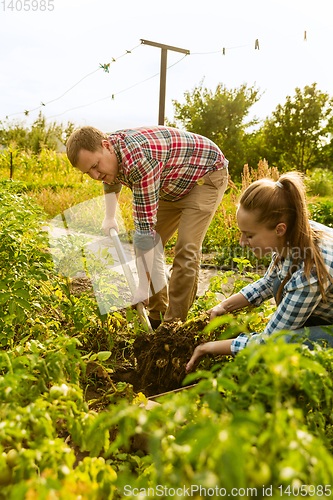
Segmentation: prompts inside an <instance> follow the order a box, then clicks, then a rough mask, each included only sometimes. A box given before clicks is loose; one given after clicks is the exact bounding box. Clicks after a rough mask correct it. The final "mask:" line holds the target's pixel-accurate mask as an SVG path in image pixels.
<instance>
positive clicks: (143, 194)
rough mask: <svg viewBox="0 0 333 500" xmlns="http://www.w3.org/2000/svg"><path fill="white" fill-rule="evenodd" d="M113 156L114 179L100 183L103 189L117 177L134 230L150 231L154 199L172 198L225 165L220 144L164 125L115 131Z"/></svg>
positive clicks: (153, 222)
mask: <svg viewBox="0 0 333 500" xmlns="http://www.w3.org/2000/svg"><path fill="white" fill-rule="evenodd" d="M109 141H110V143H111V144H112V146H113V148H114V150H115V153H116V155H117V159H118V164H119V172H118V176H117V180H118V182H115V184H114V185H113V186H112V185H110V184H105V183H104V191H105V192H106V193H109V192H114V191H115V188H116V186H117V185H119V182H120V183H121V184H124V185H126V186H128V187H129V188H130V189H131V190H132V192H133V216H134V224H135V230H136V232H137V233H139V234H152V232H153V229H154V227H155V224H156V214H157V208H158V200H159V199H161V200H167V201H176V200H179V199H180V198H182V197H183V196H185V195H186V194H187V193H188V192H189V191H190V190H191V189H192V188H193V187H194V185H195V184H196V182H197V181H198V179H200V178H201V177H202V176H204V175H205V174H206V173H207V172H209V171H211V170H218V169H223V168H227V166H228V160H226V159H225V157H224V156H223V154H222V152H221V151H220V149H219V148H218V147H217V146H216V144H214V143H213V142H212V141H211V140H209V139H207V138H205V137H202V136H201V135H197V134H192V133H190V132H184V131H182V130H178V129H176V128H170V127H142V128H137V129H133V130H131V129H128V130H119V131H117V132H115V133H114V134H111V135H110V136H109Z"/></svg>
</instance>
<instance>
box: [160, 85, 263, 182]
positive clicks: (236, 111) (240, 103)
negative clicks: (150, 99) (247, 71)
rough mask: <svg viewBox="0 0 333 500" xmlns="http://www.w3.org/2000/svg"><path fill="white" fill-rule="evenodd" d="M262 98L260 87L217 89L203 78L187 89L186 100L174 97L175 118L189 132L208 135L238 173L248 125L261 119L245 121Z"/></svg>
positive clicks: (232, 170)
mask: <svg viewBox="0 0 333 500" xmlns="http://www.w3.org/2000/svg"><path fill="white" fill-rule="evenodd" d="M259 99H260V95H259V89H257V88H255V87H254V86H253V87H248V86H247V85H246V84H244V85H242V86H241V87H239V88H235V89H231V90H230V89H227V88H226V87H225V86H224V85H222V84H219V85H218V86H217V87H216V90H215V92H212V91H211V90H208V89H207V88H204V87H203V81H201V82H200V84H199V85H198V86H197V87H195V88H194V90H193V91H192V92H189V91H187V92H185V103H180V102H178V101H176V100H173V106H174V118H175V122H174V123H170V122H168V124H169V125H171V126H176V127H177V126H181V127H183V128H185V129H186V130H188V131H189V132H195V133H197V134H200V135H203V136H205V137H208V138H209V139H211V140H212V141H214V142H215V144H217V145H218V146H219V147H220V148H221V150H222V151H223V154H224V155H225V156H226V158H227V159H228V160H229V167H230V172H231V173H232V175H233V176H237V175H239V174H240V172H241V171H242V168H243V165H244V163H246V158H247V153H246V150H245V144H246V141H244V137H245V135H246V129H247V128H248V127H250V126H253V125H255V124H257V123H258V120H257V119H256V118H254V119H253V120H251V121H249V122H247V123H244V120H245V117H246V116H247V115H248V113H249V110H250V108H251V106H252V105H253V104H254V103H256V102H257V101H258V100H259Z"/></svg>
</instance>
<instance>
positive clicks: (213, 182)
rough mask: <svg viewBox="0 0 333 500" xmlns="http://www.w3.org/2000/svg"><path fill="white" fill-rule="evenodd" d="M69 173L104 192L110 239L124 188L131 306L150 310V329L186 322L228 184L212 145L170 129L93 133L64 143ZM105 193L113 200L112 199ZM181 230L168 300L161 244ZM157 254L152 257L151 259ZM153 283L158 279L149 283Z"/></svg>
mask: <svg viewBox="0 0 333 500" xmlns="http://www.w3.org/2000/svg"><path fill="white" fill-rule="evenodd" d="M67 155H68V158H69V160H70V162H71V163H72V165H73V166H74V167H76V168H78V169H79V170H80V171H81V172H82V173H86V174H88V175H89V176H90V177H91V178H92V179H95V180H98V181H102V182H103V186H104V193H105V194H106V197H105V204H106V216H105V219H104V222H103V226H102V227H103V229H104V231H105V232H106V234H108V233H109V230H110V229H111V228H112V227H114V228H116V229H117V230H118V226H117V222H116V220H115V210H116V203H114V202H113V200H118V198H119V193H120V190H121V185H122V184H124V185H126V186H128V187H130V189H131V190H132V192H133V218H134V225H135V233H134V237H133V242H134V245H135V250H136V257H137V266H138V274H139V287H138V290H137V291H136V293H135V296H134V298H133V304H136V303H138V302H140V301H142V302H145V303H146V304H147V303H148V297H149V286H150V284H152V285H154V283H155V286H152V296H151V297H150V298H149V304H148V311H149V319H150V321H151V324H152V326H153V328H156V327H157V326H158V325H159V323H160V322H161V318H163V320H164V321H168V322H169V321H173V320H175V319H177V318H179V319H181V320H182V321H184V320H185V319H186V316H187V313H188V310H189V308H190V307H191V305H192V303H193V301H194V300H195V297H196V292H197V282H198V275H199V267H200V258H201V245H202V242H203V239H204V237H205V234H206V232H207V229H208V226H209V224H210V222H211V220H212V218H213V216H214V213H215V211H216V209H217V207H218V205H219V204H220V202H221V200H222V197H223V194H224V192H225V190H226V188H227V183H228V169H227V167H228V161H227V160H226V159H225V157H224V156H223V154H222V152H221V151H220V150H219V148H218V147H217V146H216V145H215V144H214V143H213V142H212V141H210V140H209V139H207V138H205V137H202V136H200V135H197V134H192V133H190V132H185V131H181V130H178V129H175V128H171V127H157V126H153V127H142V128H136V129H128V130H119V131H117V132H115V133H113V134H111V135H109V136H107V135H106V134H104V133H102V132H100V131H99V130H97V129H95V128H93V127H82V128H81V129H78V130H76V131H75V132H74V133H73V134H72V135H71V137H70V138H69V139H68V142H67ZM108 193H115V195H114V196H108ZM177 229H178V237H177V243H176V247H175V257H174V261H173V267H172V275H171V279H170V283H169V293H168V290H167V284H166V281H165V275H164V267H163V256H162V254H161V252H160V251H157V250H156V249H157V248H158V246H159V245H158V244H159V242H160V246H161V247H163V248H164V246H165V244H166V242H167V241H168V240H169V239H170V238H171V237H172V236H173V234H174V233H175V232H176V230H177ZM154 248H155V251H154ZM152 278H153V279H152Z"/></svg>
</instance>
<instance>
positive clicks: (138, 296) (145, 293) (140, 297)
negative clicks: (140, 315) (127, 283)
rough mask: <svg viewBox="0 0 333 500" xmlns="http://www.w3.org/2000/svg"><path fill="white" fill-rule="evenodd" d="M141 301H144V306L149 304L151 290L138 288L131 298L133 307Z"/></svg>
mask: <svg viewBox="0 0 333 500" xmlns="http://www.w3.org/2000/svg"><path fill="white" fill-rule="evenodd" d="M139 302H142V303H143V305H144V306H147V305H148V304H149V290H146V289H140V288H138V289H137V290H136V292H135V294H134V296H133V297H132V300H131V304H132V307H135V306H136V304H138V303H139Z"/></svg>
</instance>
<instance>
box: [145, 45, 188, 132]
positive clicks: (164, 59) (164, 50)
mask: <svg viewBox="0 0 333 500" xmlns="http://www.w3.org/2000/svg"><path fill="white" fill-rule="evenodd" d="M141 43H143V44H144V45H152V46H153V47H159V48H160V49H161V71H160V105H159V110H158V124H159V125H164V113H165V91H166V74H167V52H168V50H173V51H174V52H181V53H182V54H186V55H188V54H190V51H189V50H187V49H180V48H179V47H172V46H171V45H164V44H163V43H156V42H150V41H149V40H142V39H141Z"/></svg>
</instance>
